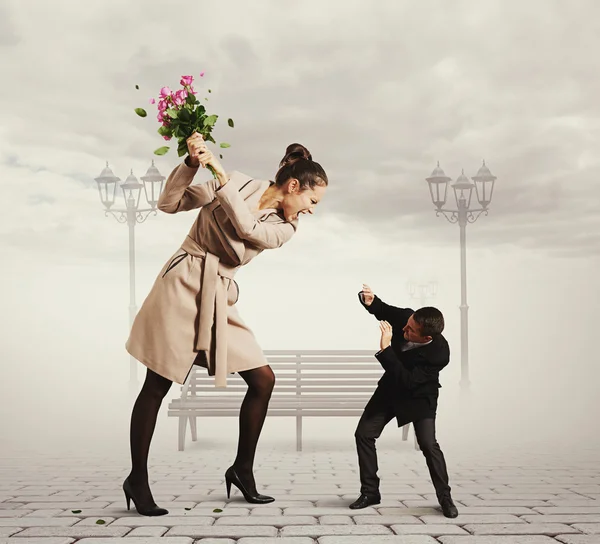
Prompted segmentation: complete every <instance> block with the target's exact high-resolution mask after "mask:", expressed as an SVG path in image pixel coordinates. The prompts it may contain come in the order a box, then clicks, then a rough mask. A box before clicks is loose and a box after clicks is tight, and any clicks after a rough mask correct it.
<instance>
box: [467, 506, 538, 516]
mask: <svg viewBox="0 0 600 544" xmlns="http://www.w3.org/2000/svg"><path fill="white" fill-rule="evenodd" d="M459 514H485V515H488V514H512V515H515V516H520V515H526V514H530V515H534V514H535V511H534V510H533V509H532V508H526V507H525V506H461V507H460V509H459Z"/></svg>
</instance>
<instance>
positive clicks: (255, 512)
mask: <svg viewBox="0 0 600 544" xmlns="http://www.w3.org/2000/svg"><path fill="white" fill-rule="evenodd" d="M250 515H251V516H282V515H283V508H272V507H268V506H263V507H262V508H252V509H251V510H250Z"/></svg>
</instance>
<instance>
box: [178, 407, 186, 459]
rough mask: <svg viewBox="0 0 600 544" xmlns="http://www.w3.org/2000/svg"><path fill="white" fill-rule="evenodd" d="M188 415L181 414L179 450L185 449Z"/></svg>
mask: <svg viewBox="0 0 600 544" xmlns="http://www.w3.org/2000/svg"><path fill="white" fill-rule="evenodd" d="M187 422H188V416H179V436H178V438H179V440H178V445H179V451H183V450H184V448H185V431H186V428H187Z"/></svg>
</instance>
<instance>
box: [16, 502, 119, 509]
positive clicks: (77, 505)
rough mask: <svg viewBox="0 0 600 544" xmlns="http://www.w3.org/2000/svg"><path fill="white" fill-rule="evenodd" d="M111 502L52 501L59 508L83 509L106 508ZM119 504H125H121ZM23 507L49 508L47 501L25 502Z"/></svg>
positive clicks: (54, 506)
mask: <svg viewBox="0 0 600 544" xmlns="http://www.w3.org/2000/svg"><path fill="white" fill-rule="evenodd" d="M109 504H110V503H108V502H98V501H81V502H76V501H74V502H54V503H52V508H57V509H61V510H81V509H82V508H83V507H86V508H106V507H107V506H108V505H109ZM119 506H121V507H122V506H124V503H123V504H120V505H119ZM23 508H27V509H29V510H47V509H48V503H47V502H28V503H23Z"/></svg>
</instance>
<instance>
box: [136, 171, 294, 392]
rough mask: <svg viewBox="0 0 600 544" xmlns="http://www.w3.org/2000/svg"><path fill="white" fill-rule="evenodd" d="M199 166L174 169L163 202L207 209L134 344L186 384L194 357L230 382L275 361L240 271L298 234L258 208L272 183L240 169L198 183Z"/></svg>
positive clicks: (157, 287)
mask: <svg viewBox="0 0 600 544" xmlns="http://www.w3.org/2000/svg"><path fill="white" fill-rule="evenodd" d="M197 171H198V169H197V168H190V167H189V166H187V165H186V164H185V162H184V163H182V164H180V165H179V166H177V167H176V168H175V169H174V170H173V171H172V172H171V174H170V175H169V178H168V179H167V183H166V185H165V188H164V190H163V192H162V193H161V196H160V198H159V201H158V208H159V209H160V210H162V211H163V212H166V213H177V212H183V211H188V210H192V209H196V208H201V209H200V213H199V214H198V217H197V218H196V221H195V222H194V224H193V226H192V228H191V230H190V232H189V234H188V235H187V237H186V238H185V240H184V242H183V244H182V245H181V247H180V248H179V249H178V250H177V251H176V252H175V253H174V254H173V256H172V257H171V258H170V259H169V260H168V261H167V262H166V263H165V265H164V266H163V268H162V270H161V271H160V273H159V274H158V277H157V278H156V280H155V282H154V285H153V286H152V289H151V291H150V293H149V294H148V296H147V297H146V299H145V301H144V303H143V304H142V306H141V308H140V311H139V312H138V314H137V316H136V318H135V320H134V322H133V326H132V329H131V333H130V335H129V339H128V340H127V343H126V349H127V351H128V352H129V353H130V354H131V355H132V356H133V357H135V358H136V359H137V360H138V361H140V362H141V363H142V364H144V365H146V366H147V367H148V368H150V369H151V370H153V371H154V372H156V373H157V374H160V375H161V376H164V377H165V378H168V379H169V380H171V381H174V382H176V383H179V384H183V383H184V382H185V380H186V378H187V376H188V374H189V372H190V370H191V368H192V365H193V364H197V365H200V366H204V367H206V368H207V369H208V373H209V375H210V376H215V386H217V387H225V386H226V382H227V374H229V373H233V372H239V371H241V370H249V369H252V368H257V367H260V366H264V365H266V364H268V363H267V360H266V358H265V356H264V354H263V352H262V350H261V348H260V346H259V345H258V343H257V341H256V338H255V337H254V334H253V333H252V331H251V330H250V329H249V328H248V327H247V326H246V325H245V323H244V322H243V321H242V319H241V317H240V316H239V314H238V312H237V308H236V307H235V302H236V301H237V299H238V287H237V284H236V282H235V281H234V276H235V273H236V271H237V270H238V269H239V268H240V267H241V266H243V265H245V264H247V263H248V262H250V261H251V260H252V259H253V258H254V257H256V256H257V255H258V254H259V253H261V252H262V251H263V250H264V249H273V248H277V247H281V246H282V245H283V244H284V243H285V242H287V241H288V240H289V239H290V238H291V237H292V236H293V234H294V233H295V231H296V228H297V225H298V220H297V219H296V220H294V221H293V222H287V221H285V219H284V218H283V217H281V216H280V215H279V214H278V213H277V211H276V210H274V209H264V210H258V209H257V208H258V203H259V199H260V197H261V196H262V195H263V193H264V192H265V190H266V189H267V188H268V187H269V186H270V184H271V183H272V182H270V181H262V180H256V179H252V178H250V177H249V176H246V175H244V174H242V173H240V172H232V173H230V174H229V182H227V183H226V184H225V185H224V186H222V187H219V182H218V181H217V180H214V179H212V180H210V181H208V182H205V183H202V184H197V185H191V182H192V180H193V178H194V175H195V174H196V172H197Z"/></svg>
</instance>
